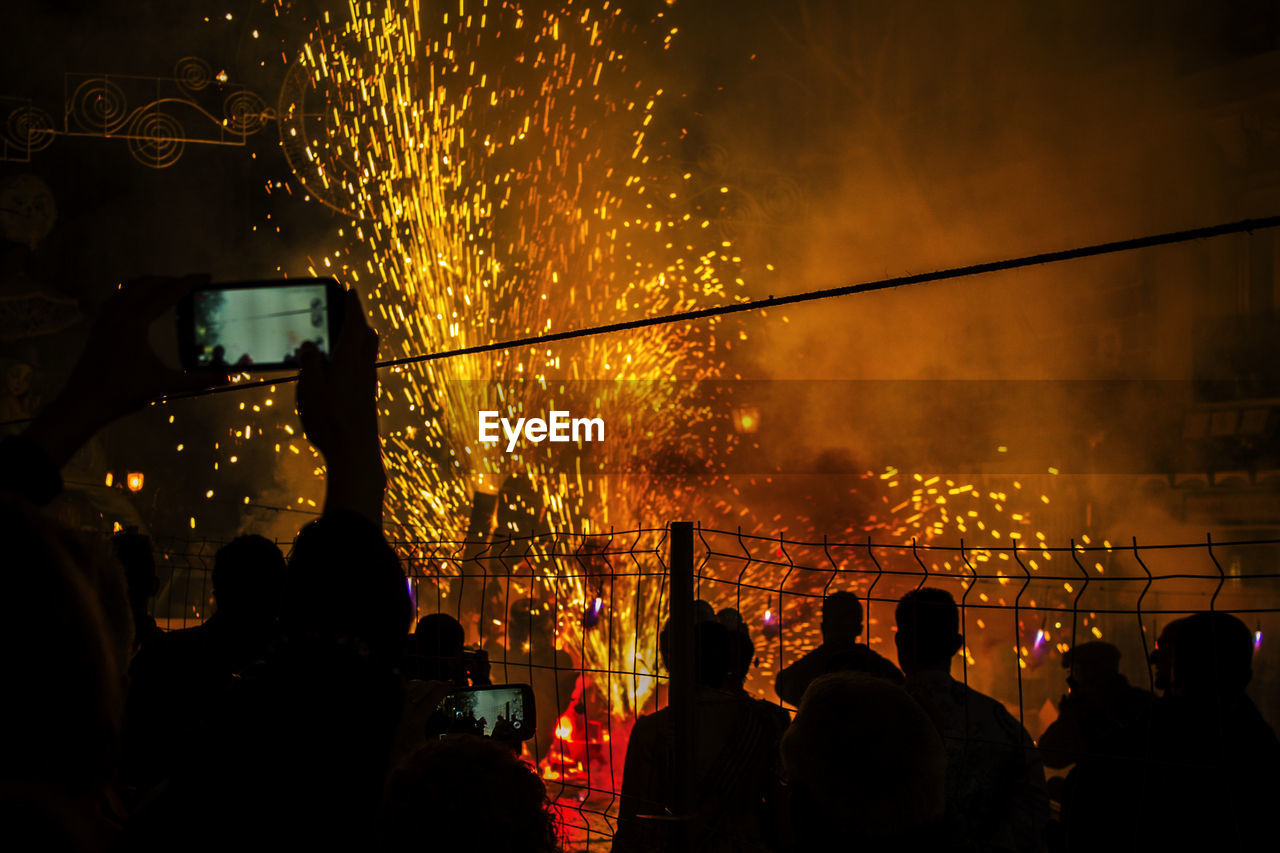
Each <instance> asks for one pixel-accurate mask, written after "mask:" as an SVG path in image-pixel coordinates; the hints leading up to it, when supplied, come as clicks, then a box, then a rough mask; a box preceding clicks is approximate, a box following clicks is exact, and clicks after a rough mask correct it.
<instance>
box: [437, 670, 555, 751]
mask: <svg viewBox="0 0 1280 853" xmlns="http://www.w3.org/2000/svg"><path fill="white" fill-rule="evenodd" d="M537 722H538V719H537V709H536V708H535V707H534V703H533V688H532V687H530V686H529V685H528V684H490V685H486V686H484V687H459V688H457V689H455V690H451V691H450V692H449V694H448V695H446V696H445V697H444V701H443V702H441V703H440V707H439V708H437V709H436V711H435V713H434V714H432V715H431V719H430V720H429V721H428V722H427V734H429V735H433V736H442V735H447V734H474V735H483V736H484V737H492V738H499V739H501V740H507V741H522V740H528V739H529V738H531V737H533V735H534V731H535V728H536V726H537Z"/></svg>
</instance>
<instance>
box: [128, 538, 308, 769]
mask: <svg viewBox="0 0 1280 853" xmlns="http://www.w3.org/2000/svg"><path fill="white" fill-rule="evenodd" d="M284 577H285V561H284V554H282V553H281V552H280V549H279V547H277V546H276V544H275V543H274V542H272V541H271V540H269V539H266V538H264V537H262V536H240V537H238V538H236V539H234V540H232V541H231V542H229V543H228V544H226V545H224V546H223V547H221V548H219V549H218V551H217V553H216V554H215V555H214V561H213V572H212V580H213V599H214V603H215V605H216V607H217V610H216V612H215V613H214V615H213V616H211V617H209V619H207V620H206V621H205V622H204V624H202V625H199V626H197V627H194V628H186V629H183V630H181V631H172V632H170V633H168V634H161V635H158V636H156V637H155V638H153V639H152V640H151V641H150V642H148V643H147V644H146V645H144V646H143V647H142V649H140V650H139V652H138V654H137V655H136V656H135V657H134V659H133V663H132V665H131V666H130V668H129V681H130V687H129V695H128V699H127V701H126V705H125V751H126V758H127V763H126V766H127V776H128V778H130V779H131V781H133V782H134V784H136V785H139V786H140V787H144V788H145V787H147V786H149V785H152V784H156V783H158V782H160V781H162V780H163V779H164V778H166V777H168V776H169V775H170V774H171V773H172V772H173V771H174V770H175V768H176V766H177V765H178V764H179V763H182V762H189V763H192V764H194V765H198V764H199V763H200V762H201V761H202V756H203V752H204V749H205V741H206V739H207V733H206V731H205V730H206V729H207V727H208V725H209V723H210V715H211V714H213V713H215V712H216V711H217V709H218V708H219V707H220V702H221V699H222V695H223V693H224V692H225V691H226V689H227V688H228V686H229V685H230V682H231V680H232V679H233V678H234V677H235V676H236V675H237V674H238V673H240V672H242V671H244V669H245V668H246V667H248V666H250V665H251V664H254V663H256V662H257V661H260V660H262V659H263V658H265V657H266V655H267V652H268V651H269V649H270V648H271V646H272V645H273V643H274V642H275V641H276V638H277V633H278V629H279V617H280V608H281V604H282V601H283V596H284Z"/></svg>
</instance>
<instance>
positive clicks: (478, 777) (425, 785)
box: [386, 735, 560, 853]
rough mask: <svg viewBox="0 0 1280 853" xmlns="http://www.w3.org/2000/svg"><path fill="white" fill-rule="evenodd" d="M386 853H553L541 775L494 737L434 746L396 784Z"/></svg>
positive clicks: (456, 738) (460, 738)
mask: <svg viewBox="0 0 1280 853" xmlns="http://www.w3.org/2000/svg"><path fill="white" fill-rule="evenodd" d="M386 816H387V820H386V823H387V826H386V834H387V839H386V840H387V842H388V844H387V847H388V849H391V848H398V849H401V850H409V849H414V848H420V847H422V844H423V841H424V839H430V844H431V849H433V850H436V849H438V850H485V851H494V853H555V851H558V850H559V849H560V848H559V846H558V842H557V839H556V830H555V820H554V818H553V816H552V813H551V810H550V805H549V804H548V802H547V791H546V788H545V787H544V786H543V784H542V780H541V779H540V778H538V774H537V772H536V771H535V770H534V769H533V768H532V767H530V766H529V765H528V764H525V763H524V762H522V761H521V760H520V759H519V758H517V757H516V756H515V755H514V754H513V753H512V751H511V750H510V749H508V748H507V747H506V746H503V745H502V744H501V743H499V742H498V741H495V740H493V739H492V738H485V737H475V736H472V735H450V736H449V737H446V738H444V739H442V740H436V741H432V742H430V743H428V744H427V745H426V746H425V747H423V748H422V749H420V750H419V751H418V752H416V753H414V754H413V755H412V756H411V757H410V758H408V759H407V760H406V761H405V762H404V764H403V765H401V767H400V769H399V770H397V771H396V772H395V774H394V775H393V776H392V779H391V786H390V796H389V797H388V803H387V809H386Z"/></svg>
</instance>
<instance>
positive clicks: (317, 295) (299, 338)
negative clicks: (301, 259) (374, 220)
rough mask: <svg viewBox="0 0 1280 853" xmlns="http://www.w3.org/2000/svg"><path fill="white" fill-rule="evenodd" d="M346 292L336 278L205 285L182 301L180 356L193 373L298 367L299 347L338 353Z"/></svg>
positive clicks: (179, 329) (179, 321) (185, 366)
mask: <svg viewBox="0 0 1280 853" xmlns="http://www.w3.org/2000/svg"><path fill="white" fill-rule="evenodd" d="M344 304H345V291H344V290H343V288H342V285H340V284H338V282H337V281H335V280H334V279H332V278H304V279H287V280H280V281H246V282H233V283H229V284H205V285H201V286H198V287H196V288H193V289H192V290H191V291H190V292H189V293H188V294H187V295H186V296H184V297H183V298H182V300H181V301H180V302H179V303H178V354H179V358H180V360H181V362H182V366H183V368H184V369H186V370H189V371H222V372H236V371H245V370H253V371H261V370H288V369H292V368H296V367H298V356H297V353H298V348H299V347H301V346H302V345H303V344H305V343H310V344H313V345H315V347H316V349H318V350H319V351H320V353H321V354H323V355H326V356H327V355H329V354H331V353H332V352H333V347H334V343H335V342H336V341H337V338H338V332H339V330H340V329H341V328H342V319H343V306H344Z"/></svg>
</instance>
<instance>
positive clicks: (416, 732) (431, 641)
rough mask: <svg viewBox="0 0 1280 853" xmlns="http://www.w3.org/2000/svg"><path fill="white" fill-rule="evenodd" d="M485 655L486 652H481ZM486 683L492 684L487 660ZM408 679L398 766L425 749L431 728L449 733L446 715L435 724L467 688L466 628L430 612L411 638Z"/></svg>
mask: <svg viewBox="0 0 1280 853" xmlns="http://www.w3.org/2000/svg"><path fill="white" fill-rule="evenodd" d="M480 654H481V655H483V654H484V653H483V652H481V653H480ZM484 660H485V666H484V672H483V673H482V675H483V678H484V683H486V684H487V683H488V659H487V658H485V659H484ZM400 671H401V672H402V673H404V676H405V678H407V679H409V680H408V681H407V682H406V683H405V702H404V715H403V716H402V718H401V720H400V725H399V727H398V730H397V732H396V744H395V747H394V749H393V751H392V759H391V761H392V765H393V766H394V765H397V764H399V763H400V762H401V761H403V760H404V759H405V758H407V757H408V756H409V755H411V754H412V753H413V752H415V751H416V750H418V749H419V748H421V747H422V745H423V744H424V743H425V742H426V738H427V737H428V729H429V728H434V729H436V730H439V731H442V732H443V731H448V730H449V728H448V723H447V722H443V721H445V720H447V718H446V717H444V716H443V715H442V716H441V717H440V719H439V720H437V721H435V722H434V723H433V722H432V721H433V715H434V714H436V713H437V709H438V708H439V707H440V703H441V702H443V701H444V698H445V697H446V696H448V695H449V691H450V690H452V689H453V688H455V687H467V686H468V685H469V684H470V683H471V680H470V676H469V674H468V672H467V665H466V661H465V659H464V646H463V630H462V625H461V624H460V623H459V622H458V620H457V619H454V618H453V617H452V616H450V615H449V614H447V613H429V614H427V615H426V616H423V617H422V618H421V619H419V620H418V625H417V627H416V628H415V629H414V632H413V634H412V635H411V636H410V637H409V642H408V650H407V652H406V653H405V656H404V660H403V662H402V664H401V666H400Z"/></svg>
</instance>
